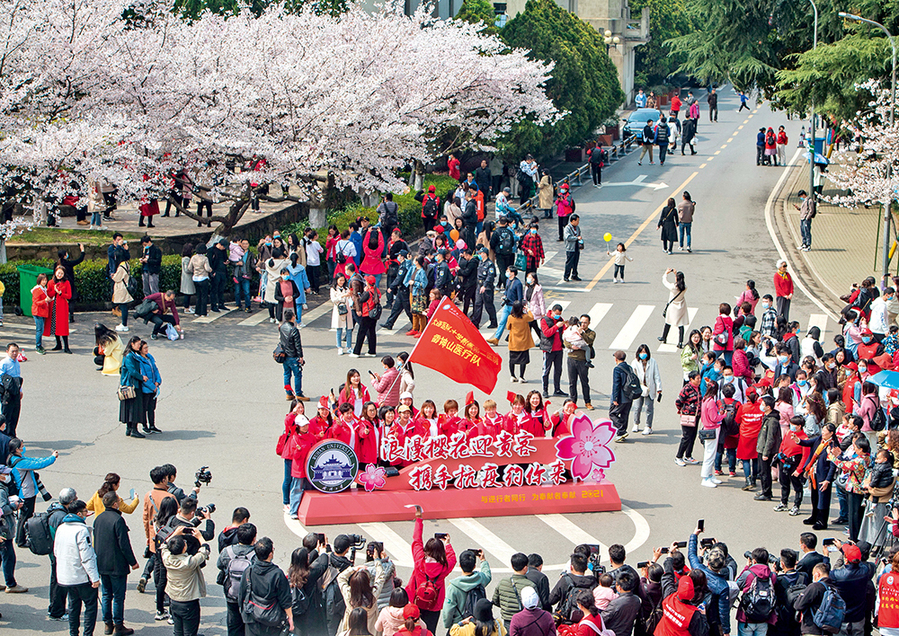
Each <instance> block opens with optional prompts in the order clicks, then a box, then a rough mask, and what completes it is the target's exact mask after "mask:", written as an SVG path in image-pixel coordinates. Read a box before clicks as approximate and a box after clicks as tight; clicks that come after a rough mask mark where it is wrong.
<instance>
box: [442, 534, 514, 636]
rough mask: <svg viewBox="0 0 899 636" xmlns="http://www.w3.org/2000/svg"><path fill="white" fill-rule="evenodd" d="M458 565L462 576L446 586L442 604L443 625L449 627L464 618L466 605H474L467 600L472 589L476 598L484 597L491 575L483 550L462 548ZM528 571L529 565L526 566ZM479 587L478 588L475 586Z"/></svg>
mask: <svg viewBox="0 0 899 636" xmlns="http://www.w3.org/2000/svg"><path fill="white" fill-rule="evenodd" d="M459 567H460V568H461V569H462V576H460V577H457V578H455V579H453V580H452V581H450V582H449V583H448V584H447V586H446V603H444V605H443V626H444V627H446V628H447V629H449V628H450V627H452V626H453V624H455V623H458V622H460V621H462V620H464V619H466V618H469V617H468V616H466V615H465V608H466V607H471V608H473V607H474V603H469V602H468V596H469V594H471V593H472V591H473V590H476V591H475V592H474V594H475V596H476V597H477V598H486V596H487V591H486V590H487V586H488V585H490V581H491V580H492V578H493V575H492V574H491V572H490V564H489V563H488V562H487V559H485V558H484V551H483V550H478V551H474V550H464V551H463V552H462V554H460V555H459ZM528 571H530V567H529V568H528ZM479 587H480V588H481V589H480V590H478V589H477V588H479Z"/></svg>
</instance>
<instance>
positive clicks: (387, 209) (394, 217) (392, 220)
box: [384, 201, 400, 226]
mask: <svg viewBox="0 0 899 636" xmlns="http://www.w3.org/2000/svg"><path fill="white" fill-rule="evenodd" d="M398 210H399V206H398V205H397V204H396V203H394V202H393V201H385V202H384V225H388V226H390V225H398V224H399V222H400V219H399V216H398V214H397V211H398Z"/></svg>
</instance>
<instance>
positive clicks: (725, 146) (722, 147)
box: [715, 144, 727, 155]
mask: <svg viewBox="0 0 899 636" xmlns="http://www.w3.org/2000/svg"><path fill="white" fill-rule="evenodd" d="M725 148H727V144H724V145H723V146H721V150H724V149H725ZM718 152H720V150H719V151H718ZM715 154H716V155H717V154H718V153H717V152H716V153H715Z"/></svg>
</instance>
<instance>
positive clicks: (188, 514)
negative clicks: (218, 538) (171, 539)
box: [169, 497, 215, 541]
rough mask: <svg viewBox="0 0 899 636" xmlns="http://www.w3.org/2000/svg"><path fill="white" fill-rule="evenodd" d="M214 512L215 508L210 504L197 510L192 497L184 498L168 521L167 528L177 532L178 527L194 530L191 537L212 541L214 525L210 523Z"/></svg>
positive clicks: (195, 502)
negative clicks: (203, 525)
mask: <svg viewBox="0 0 899 636" xmlns="http://www.w3.org/2000/svg"><path fill="white" fill-rule="evenodd" d="M213 512H215V506H213V505H212V504H210V505H208V506H206V507H205V508H197V500H196V499H194V498H193V497H185V498H184V499H182V500H181V507H180V509H179V510H178V514H176V515H175V516H174V517H172V519H171V520H170V521H169V527H170V528H172V529H173V530H177V529H178V528H180V527H182V526H183V527H186V528H189V529H191V530H195V531H194V532H191V533H185V534H192V535H193V536H196V535H198V534H199V535H200V536H201V537H203V541H212V540H213V539H214V538H215V523H214V522H213V521H212V518H211V515H212V513H213ZM204 521H205V522H206V527H205V528H204V529H203V530H200V529H199V527H200V524H201V523H203V522H204Z"/></svg>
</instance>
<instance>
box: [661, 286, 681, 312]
mask: <svg viewBox="0 0 899 636" xmlns="http://www.w3.org/2000/svg"><path fill="white" fill-rule="evenodd" d="M684 291H685V290H681V291H680V292H678V294H677V295H676V296H675V297H674V298H672V299H671V300H669V301H668V303H667V304H666V305H665V308H664V309H663V310H662V318H667V317H668V307H669V306H670V305H671V303H673V302H674V301H675V300H677V299H678V298H680V297H681V296H682V295H683V293H684Z"/></svg>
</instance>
